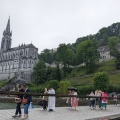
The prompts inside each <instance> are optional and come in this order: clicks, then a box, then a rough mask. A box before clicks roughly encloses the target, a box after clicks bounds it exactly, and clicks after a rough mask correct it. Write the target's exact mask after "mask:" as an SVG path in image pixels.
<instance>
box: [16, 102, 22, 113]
mask: <svg viewBox="0 0 120 120" xmlns="http://www.w3.org/2000/svg"><path fill="white" fill-rule="evenodd" d="M18 113H19V114H21V102H20V103H17V106H16V112H15V114H16V115H17V114H18Z"/></svg>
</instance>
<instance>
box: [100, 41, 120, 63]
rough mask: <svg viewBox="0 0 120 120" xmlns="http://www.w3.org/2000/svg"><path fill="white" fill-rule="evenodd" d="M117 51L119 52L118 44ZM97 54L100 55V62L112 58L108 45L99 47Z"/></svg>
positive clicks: (119, 46)
mask: <svg viewBox="0 0 120 120" xmlns="http://www.w3.org/2000/svg"><path fill="white" fill-rule="evenodd" d="M117 49H118V50H119V51H120V43H119V44H118V46H117ZM98 52H99V53H100V62H102V61H107V60H111V59H113V58H114V57H113V56H111V55H110V51H109V47H108V45H106V46H101V47H99V48H98Z"/></svg>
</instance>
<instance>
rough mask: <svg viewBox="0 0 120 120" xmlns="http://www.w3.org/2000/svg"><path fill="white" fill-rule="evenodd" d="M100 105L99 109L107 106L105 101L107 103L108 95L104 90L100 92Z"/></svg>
mask: <svg viewBox="0 0 120 120" xmlns="http://www.w3.org/2000/svg"><path fill="white" fill-rule="evenodd" d="M101 99H102V107H101V109H102V110H103V107H105V110H106V108H107V103H108V95H107V93H105V92H102V98H101Z"/></svg>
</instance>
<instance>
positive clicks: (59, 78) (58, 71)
mask: <svg viewBox="0 0 120 120" xmlns="http://www.w3.org/2000/svg"><path fill="white" fill-rule="evenodd" d="M61 78H62V75H61V70H60V68H59V64H57V68H56V79H57V80H58V81H59V82H60V80H61Z"/></svg>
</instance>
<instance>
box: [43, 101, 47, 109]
mask: <svg viewBox="0 0 120 120" xmlns="http://www.w3.org/2000/svg"><path fill="white" fill-rule="evenodd" d="M43 110H47V101H46V100H43Z"/></svg>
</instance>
